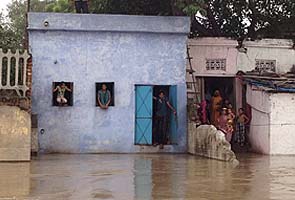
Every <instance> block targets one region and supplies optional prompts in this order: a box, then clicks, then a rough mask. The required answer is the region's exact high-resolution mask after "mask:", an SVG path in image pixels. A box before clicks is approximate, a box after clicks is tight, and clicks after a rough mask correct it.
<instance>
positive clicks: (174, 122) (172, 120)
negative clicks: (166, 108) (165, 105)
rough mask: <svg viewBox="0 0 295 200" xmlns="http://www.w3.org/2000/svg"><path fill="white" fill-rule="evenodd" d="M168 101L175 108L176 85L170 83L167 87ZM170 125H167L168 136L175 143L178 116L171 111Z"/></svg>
mask: <svg viewBox="0 0 295 200" xmlns="http://www.w3.org/2000/svg"><path fill="white" fill-rule="evenodd" d="M169 101H170V103H171V105H172V106H173V107H174V108H175V109H176V110H177V86H176V85H172V86H170V87H169ZM169 119H170V126H169V129H170V130H169V132H170V134H169V136H170V141H171V143H172V144H177V128H178V118H177V116H175V115H174V114H173V112H171V114H170V118H169Z"/></svg>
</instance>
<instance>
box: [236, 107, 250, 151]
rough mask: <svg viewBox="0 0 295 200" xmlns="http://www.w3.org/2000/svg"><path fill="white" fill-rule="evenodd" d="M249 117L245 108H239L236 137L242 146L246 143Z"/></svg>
mask: <svg viewBox="0 0 295 200" xmlns="http://www.w3.org/2000/svg"><path fill="white" fill-rule="evenodd" d="M249 121H250V120H249V118H248V117H247V115H246V114H245V112H244V109H243V108H240V109H239V114H238V116H237V127H236V137H235V142H236V143H238V144H239V145H240V146H244V145H245V135H246V127H245V126H246V124H247V123H249Z"/></svg>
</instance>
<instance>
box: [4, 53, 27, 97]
mask: <svg viewBox="0 0 295 200" xmlns="http://www.w3.org/2000/svg"><path fill="white" fill-rule="evenodd" d="M29 57H30V55H29V54H28V52H27V51H24V52H23V53H21V52H20V51H19V50H18V51H16V52H15V53H13V52H12V51H11V50H10V49H9V50H8V51H7V52H4V51H3V50H2V49H0V90H14V91H16V93H17V95H18V96H20V97H25V96H26V92H27V91H28V90H29V85H28V83H27V61H28V59H29Z"/></svg>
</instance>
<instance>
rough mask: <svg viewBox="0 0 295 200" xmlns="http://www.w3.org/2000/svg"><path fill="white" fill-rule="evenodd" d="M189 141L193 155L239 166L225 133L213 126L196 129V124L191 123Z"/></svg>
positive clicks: (189, 149) (189, 124)
mask: <svg viewBox="0 0 295 200" xmlns="http://www.w3.org/2000/svg"><path fill="white" fill-rule="evenodd" d="M188 141H189V143H188V152H189V153H191V154H194V155H198V156H203V157H207V158H213V159H216V160H222V161H227V162H233V163H234V164H238V161H237V159H236V155H235V153H234V152H233V151H232V150H231V145H230V143H229V142H227V141H226V139H225V135H224V133H223V132H221V131H219V130H217V129H216V128H215V127H214V126H212V125H201V126H198V127H196V123H194V122H189V123H188Z"/></svg>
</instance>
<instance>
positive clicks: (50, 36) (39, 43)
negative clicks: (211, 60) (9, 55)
mask: <svg viewBox="0 0 295 200" xmlns="http://www.w3.org/2000/svg"><path fill="white" fill-rule="evenodd" d="M44 21H47V22H49V26H48V27H44V25H43V23H44ZM188 32H189V18H186V17H151V16H121V15H79V14H56V13H55V14H54V13H30V14H29V38H30V49H31V53H32V55H33V64H34V66H33V69H34V73H33V108H32V109H33V112H34V113H37V114H38V125H39V130H40V129H44V130H45V132H44V134H43V135H39V141H40V148H41V151H45V152H75V153H79V152H80V153H88V152H90V153H95V152H142V151H147V152H151V151H153V152H157V151H158V150H157V149H156V148H153V147H138V146H135V145H134V132H135V131H134V130H135V91H134V89H135V84H157V85H177V92H178V95H177V100H178V102H177V109H178V110H177V111H178V120H179V121H178V145H174V146H169V147H167V148H164V150H163V151H169V152H184V151H186V146H187V145H186V141H187V140H186V139H187V136H186V81H185V73H186V72H185V66H186V40H187V36H186V34H187V33H188ZM54 81H68V82H74V106H73V107H62V108H60V107H53V106H52V94H51V90H52V82H54ZM95 82H115V106H114V107H110V108H109V109H108V110H107V111H105V110H101V109H99V108H98V107H95Z"/></svg>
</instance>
